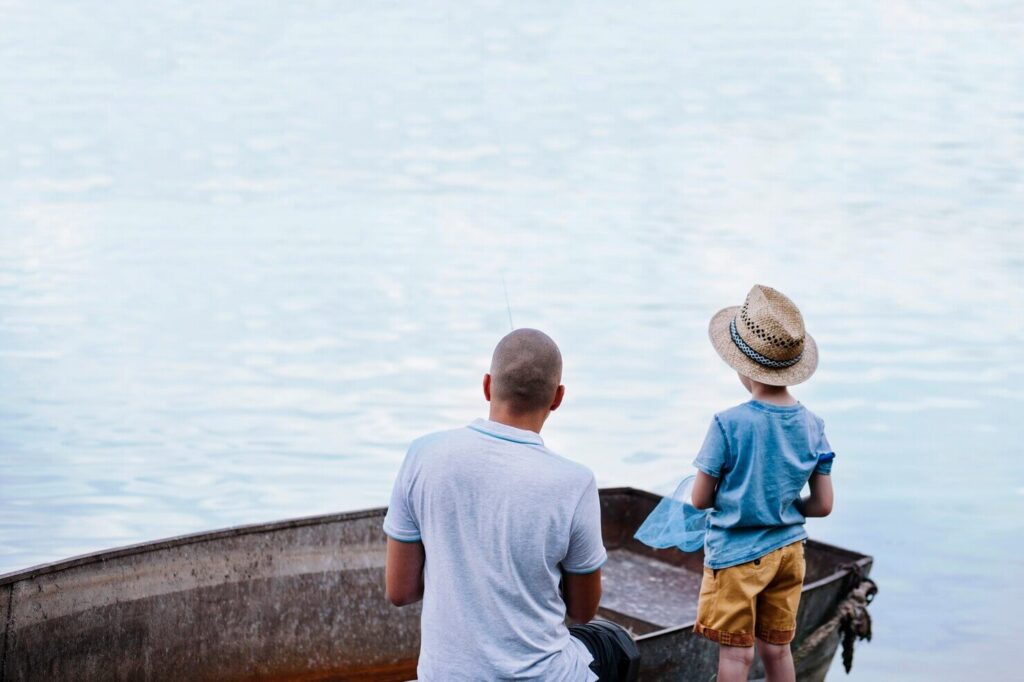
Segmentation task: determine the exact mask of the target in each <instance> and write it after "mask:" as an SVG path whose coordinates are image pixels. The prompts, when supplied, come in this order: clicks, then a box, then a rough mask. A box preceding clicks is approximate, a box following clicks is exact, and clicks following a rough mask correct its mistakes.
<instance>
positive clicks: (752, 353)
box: [729, 317, 804, 369]
mask: <svg viewBox="0 0 1024 682" xmlns="http://www.w3.org/2000/svg"><path fill="white" fill-rule="evenodd" d="M729 333H730V334H731V335H732V342H733V343H735V344H736V347H737V348H739V349H740V351H741V352H742V353H743V354H744V355H746V356H747V357H748V358H750V359H751V360H753V361H754V362H756V363H757V364H759V365H761V366H762V367H770V368H771V369H785V368H787V367H792V366H793V365H795V364H796V363H798V362H800V358H802V357H803V356H804V354H803V351H801V352H800V355H798V356H796V357H795V358H793V359H792V360H772V359H771V358H766V357H765V356H763V355H761V354H760V353H758V352H757V351H756V350H754V349H753V348H751V347H750V346H748V345H747V342H746V341H744V340H743V337H741V336H740V333H739V332H738V331H736V318H735V317H734V318H732V323H731V324H730V325H729Z"/></svg>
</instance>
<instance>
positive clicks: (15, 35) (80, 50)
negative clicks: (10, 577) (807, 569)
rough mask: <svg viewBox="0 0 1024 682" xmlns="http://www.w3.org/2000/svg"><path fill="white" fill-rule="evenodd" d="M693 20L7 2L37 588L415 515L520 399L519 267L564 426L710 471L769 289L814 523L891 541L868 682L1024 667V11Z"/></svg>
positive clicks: (960, 7)
mask: <svg viewBox="0 0 1024 682" xmlns="http://www.w3.org/2000/svg"><path fill="white" fill-rule="evenodd" d="M687 4H688V5H692V6H683V3H676V2H660V3H642V4H640V5H635V4H633V5H630V6H629V7H625V6H622V5H621V4H620V3H601V4H599V5H594V4H581V5H565V6H561V5H560V4H558V3H556V4H554V5H552V4H551V3H532V4H530V5H523V4H521V3H494V4H489V5H487V6H485V7H477V8H475V9H472V10H470V9H468V8H467V7H466V6H465V5H463V4H462V3H444V4H441V3H429V4H424V3H420V4H415V5H414V4H412V3H408V4H397V3H375V4H372V5H370V4H367V3H334V2H330V3H328V2H308V3H302V4H301V6H299V3H282V4H280V5H271V4H269V3H246V4H238V5H234V4H229V3H226V2H217V3H200V2H175V3H163V6H154V5H153V4H152V3H151V4H149V5H148V6H147V9H145V10H141V9H139V8H138V6H137V5H136V4H135V3H117V2H96V3H85V2H80V3H75V4H73V5H72V4H70V3H61V4H58V3H50V2H27V1H25V2H18V1H14V2H11V1H10V0H5V1H0V131H2V132H0V572H2V571H6V570H15V569H19V568H22V567H26V566H28V565H31V564H35V563H39V562H44V561H50V560H54V559H58V558H61V557H65V556H67V555H72V554H77V553H81V552H87V551H91V550H96V549H101V548H105V547H110V546H114V545H121V544H126V543H132V542H137V541H141V540H147V539H152V538H158V537H162V536H167V535H172V534H178V533H185V532H190V531H198V530H202V529H207V528H214V527H221V526H228V525H232V524H239V523H248V522H255V521H263V520H269V519H277V518H282V517H290V516H299V515H306V514H314V513H319V512H328V511H335V510H345V509H355V508H361V507H367V506H375V505H381V504H383V503H384V502H385V501H386V498H387V493H388V490H389V487H390V484H391V480H392V477H393V475H394V473H395V470H396V468H397V466H398V463H399V461H400V460H401V457H402V456H403V454H404V448H405V446H406V444H407V443H408V441H409V440H410V439H411V438H413V437H415V436H417V435H419V434H421V433H423V432H425V431H429V430H434V429H439V428H445V427H451V426H457V425H460V424H463V423H466V422H467V421H469V420H470V419H472V418H474V417H476V416H479V415H482V414H483V413H484V410H485V407H484V404H483V402H482V399H481V397H480V389H479V381H480V377H481V375H482V373H483V372H484V371H485V369H486V365H487V361H488V358H489V353H490V350H491V348H492V347H493V344H494V343H495V342H496V340H497V339H498V338H499V337H500V336H501V335H502V334H503V333H505V332H506V331H508V316H507V313H506V309H505V300H504V293H503V290H502V283H501V282H502V277H504V278H505V279H506V281H507V283H508V290H509V297H510V299H511V305H512V312H513V315H514V319H515V323H516V324H517V325H520V326H536V327H541V328H543V329H545V330H547V331H549V332H550V333H551V334H552V336H554V337H555V339H556V340H558V341H559V342H560V344H561V345H562V348H563V352H564V354H565V357H566V377H565V381H566V383H567V385H568V395H567V399H566V402H565V405H564V407H563V408H562V410H560V411H559V412H558V413H557V414H556V415H554V416H553V417H552V419H551V421H550V422H549V426H548V427H547V428H546V429H545V434H544V435H545V437H546V438H547V441H548V443H549V445H551V446H553V447H554V448H556V449H558V450H560V451H562V452H564V453H565V454H567V455H569V456H571V457H573V458H576V459H578V460H580V461H583V462H585V463H587V464H588V465H589V466H591V467H592V468H593V469H594V471H595V472H596V474H597V476H598V479H599V481H600V483H601V484H603V485H623V484H631V485H636V486H641V487H645V488H651V489H657V490H665V489H669V488H671V487H672V486H673V485H674V484H675V482H676V481H677V480H678V478H679V477H680V476H682V475H683V474H685V473H687V472H689V471H690V467H689V464H688V463H689V461H690V460H691V459H692V456H693V454H694V452H695V450H696V448H697V447H698V446H699V444H700V441H701V438H702V436H703V433H704V430H705V428H706V425H707V422H708V420H709V419H710V417H711V414H712V413H713V412H714V411H717V410H720V409H723V408H724V407H727V406H729V405H731V404H734V403H736V402H739V401H741V400H743V399H744V394H743V391H742V389H741V387H740V385H739V383H738V382H737V381H736V378H735V376H734V375H732V374H731V373H730V371H729V370H728V369H726V367H725V366H724V365H722V364H721V363H720V362H719V361H718V359H717V356H716V355H715V354H714V352H713V350H712V349H711V347H710V345H709V344H708V343H707V341H706V332H705V329H706V322H707V319H708V318H709V316H710V315H711V314H712V313H713V312H715V311H716V310H717V309H718V308H720V307H722V306H725V305H728V304H733V303H738V302H740V301H741V300H742V297H743V296H744V294H745V293H746V291H747V289H748V288H749V286H750V285H751V284H753V283H754V282H763V283H765V284H770V285H772V286H776V287H778V288H781V289H782V290H784V291H786V292H788V293H790V294H791V295H792V296H793V297H794V298H795V299H796V300H797V302H798V303H800V304H801V306H802V307H803V309H804V312H805V315H806V317H807V319H808V326H809V329H810V331H811V332H812V333H813V334H815V335H816V337H817V339H818V341H819V344H820V346H821V351H822V362H821V369H820V371H819V373H818V374H817V375H816V376H815V378H814V379H813V380H812V381H811V382H810V383H809V384H807V385H806V387H802V388H801V389H800V390H799V391H798V395H799V397H800V398H801V399H802V400H803V401H804V402H806V403H807V404H808V405H809V406H810V407H812V408H813V409H815V410H816V411H817V412H818V413H819V414H821V415H822V416H823V417H824V418H825V419H826V422H827V424H828V430H829V436H830V439H831V441H832V443H833V444H834V446H835V447H836V450H837V452H838V453H839V459H838V460H837V463H836V467H835V475H834V480H835V484H836V487H837V495H838V497H837V500H838V502H837V510H836V512H835V514H834V515H833V516H832V517H831V518H829V519H826V520H823V521H817V522H812V523H811V524H810V531H811V533H812V535H814V536H815V537H817V538H820V539H824V540H827V541H830V542H834V543H837V544H840V545H843V546H847V547H851V548H854V549H857V550H860V551H864V552H867V553H870V554H873V555H874V556H875V557H876V559H877V564H876V570H875V575H876V577H877V579H878V581H879V582H880V584H881V587H882V593H881V595H880V596H879V599H878V601H877V602H876V603H875V606H874V607H873V613H874V616H875V619H876V620H875V637H876V639H875V641H874V642H873V643H871V644H870V645H867V646H862V647H861V648H859V650H858V654H857V660H856V668H855V671H854V675H853V676H852V677H853V678H854V679H860V680H874V679H901V680H910V679H916V680H934V679H971V678H976V677H977V676H978V674H979V673H980V672H981V671H985V672H988V673H990V674H991V675H992V676H993V677H995V678H1000V677H1002V678H1006V677H1008V676H1010V675H1011V672H1010V671H1014V672H1016V671H1017V670H1018V664H1017V663H1016V661H1014V660H1007V659H1008V657H1007V656H1006V647H1007V646H1008V645H1010V644H1011V643H1015V642H1019V641H1020V640H1021V638H1022V637H1024V626H1022V624H1021V621H1020V613H1021V612H1022V611H1024V588H1022V586H1021V585H1022V581H1021V579H1022V578H1024V549H1022V543H1021V538H1022V537H1024V520H1022V519H1024V465H1022V460H1021V455H1022V454H1024V453H1022V452H1021V441H1022V436H1024V433H1022V431H1024V429H1022V426H1021V423H1022V422H1021V419H1020V417H1019V414H1018V413H1019V407H1018V406H1017V405H1016V403H1017V402H1018V401H1019V400H1020V399H1021V398H1022V391H1021V388H1020V386H1021V384H1022V381H1024V354H1022V351H1024V166H1022V161H1021V160H1022V159H1024V97H1022V93H1024V47H1022V46H1024V43H1022V41H1021V40H1020V37H1021V35H1022V32H1024V6H1022V5H1020V4H1019V3H1010V2H1006V3H985V2H960V3H953V2H942V3H919V2H893V1H891V0H887V1H884V2H883V1H878V2H866V3H852V4H849V5H836V4H834V3H787V4H786V6H785V7H780V6H778V5H777V4H775V3H768V4H766V3H755V2H746V3H725V4H722V3H710V4H706V6H705V4H702V3H687ZM1009 658H1012V657H1009ZM837 677H841V674H840V675H837Z"/></svg>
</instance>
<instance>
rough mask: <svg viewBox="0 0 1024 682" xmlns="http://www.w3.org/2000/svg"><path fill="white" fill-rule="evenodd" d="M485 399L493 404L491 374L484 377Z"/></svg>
mask: <svg viewBox="0 0 1024 682" xmlns="http://www.w3.org/2000/svg"><path fill="white" fill-rule="evenodd" d="M484 398H487V402H491V375H490V373H488V374H485V375H484Z"/></svg>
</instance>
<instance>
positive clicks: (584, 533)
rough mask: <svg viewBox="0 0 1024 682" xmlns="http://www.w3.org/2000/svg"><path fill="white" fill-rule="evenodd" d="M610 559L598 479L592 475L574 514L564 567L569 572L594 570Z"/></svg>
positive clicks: (591, 571) (589, 571)
mask: <svg viewBox="0 0 1024 682" xmlns="http://www.w3.org/2000/svg"><path fill="white" fill-rule="evenodd" d="M607 559H608V553H607V552H605V549H604V541H603V540H602V539H601V501H600V500H599V499H598V496H597V481H595V480H594V477H593V476H591V477H590V483H589V484H588V485H587V489H586V490H585V491H584V492H583V497H581V498H580V501H579V503H578V504H577V505H576V511H575V512H574V513H573V517H572V526H571V528H570V531H569V549H568V551H567V552H566V553H565V558H564V559H562V568H563V569H565V571H566V572H567V573H593V572H594V571H596V570H597V569H599V568H601V566H603V565H604V562H605V561H606V560H607Z"/></svg>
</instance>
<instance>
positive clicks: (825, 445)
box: [814, 422, 836, 476]
mask: <svg viewBox="0 0 1024 682" xmlns="http://www.w3.org/2000/svg"><path fill="white" fill-rule="evenodd" d="M820 426H821V438H820V439H819V441H818V451H817V455H818V466H816V467H814V473H816V474H823V475H825V476H828V475H829V474H831V473H832V460H834V459H835V458H836V453H834V452H833V451H832V446H831V445H830V444H829V442H828V437H827V436H825V424H824V422H822V423H821V425H820Z"/></svg>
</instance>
